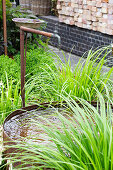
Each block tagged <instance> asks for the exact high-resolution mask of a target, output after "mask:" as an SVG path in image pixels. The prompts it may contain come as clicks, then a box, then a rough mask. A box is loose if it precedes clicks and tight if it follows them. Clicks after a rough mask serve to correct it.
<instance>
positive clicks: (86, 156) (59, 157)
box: [10, 91, 113, 170]
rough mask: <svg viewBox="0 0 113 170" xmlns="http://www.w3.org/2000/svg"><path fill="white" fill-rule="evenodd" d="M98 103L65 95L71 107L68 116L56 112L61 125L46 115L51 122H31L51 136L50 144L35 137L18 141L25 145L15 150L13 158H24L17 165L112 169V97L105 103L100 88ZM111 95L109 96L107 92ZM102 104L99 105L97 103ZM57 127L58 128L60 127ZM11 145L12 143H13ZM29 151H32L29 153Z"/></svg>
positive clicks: (63, 168)
mask: <svg viewBox="0 0 113 170" xmlns="http://www.w3.org/2000/svg"><path fill="white" fill-rule="evenodd" d="M97 96H98V103H99V105H98V104H97V107H94V106H92V105H91V104H89V103H88V102H87V101H85V100H84V99H79V98H78V100H79V102H80V103H81V105H82V107H81V106H80V105H79V104H78V103H76V102H75V100H73V99H72V98H67V97H65V96H62V97H63V100H65V101H66V102H67V104H68V107H69V108H70V112H69V113H68V117H69V119H67V118H66V117H65V116H63V115H62V114H60V113H59V112H57V115H58V118H59V120H60V122H61V123H60V124H59V126H55V124H54V123H52V122H50V121H48V120H47V119H44V118H43V117H42V116H39V118H42V119H44V122H46V123H47V124H48V125H45V124H37V122H36V121H33V122H32V123H33V124H35V125H36V126H37V127H39V128H40V127H41V128H42V129H43V130H44V131H45V133H46V135H47V136H48V137H49V144H47V145H42V144H41V143H40V144H38V143H36V138H38V136H37V137H36V138H35V142H34V141H29V142H28V143H26V142H23V143H20V144H19V143H18V144H17V145H16V146H15V147H16V148H17V150H18V149H23V152H22V154H21V155H20V154H19V155H18V154H15V156H14V157H12V158H10V159H11V161H12V162H13V163H14V162H18V160H17V158H18V157H19V158H20V160H19V161H21V162H22V165H21V166H20V167H16V168H18V169H21V168H22V169H27V168H28V167H24V165H27V164H29V165H31V167H29V168H31V169H43V168H50V169H57V170H68V169H69V170H75V169H77V170H79V169H82V170H84V169H86V170H87V169H88V170H103V169H104V170H112V169H113V131H112V119H113V110H112V108H111V106H113V103H112V101H110V102H109V100H108V102H107V104H106V103H105V100H104V98H103V96H102V94H101V93H100V92H99V91H97ZM108 99H109V96H108ZM98 106H99V107H98ZM57 127H58V128H57ZM10 147H12V146H10ZM28 153H29V154H28Z"/></svg>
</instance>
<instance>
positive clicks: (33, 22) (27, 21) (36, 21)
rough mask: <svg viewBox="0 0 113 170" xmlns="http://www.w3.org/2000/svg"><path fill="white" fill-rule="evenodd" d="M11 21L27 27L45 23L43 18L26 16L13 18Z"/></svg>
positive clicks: (18, 25) (37, 26)
mask: <svg viewBox="0 0 113 170" xmlns="http://www.w3.org/2000/svg"><path fill="white" fill-rule="evenodd" d="M12 21H13V22H15V24H16V26H17V27H21V26H23V27H27V28H34V29H36V28H39V27H40V26H41V25H42V24H44V23H45V21H43V20H39V19H28V18H13V19H12Z"/></svg>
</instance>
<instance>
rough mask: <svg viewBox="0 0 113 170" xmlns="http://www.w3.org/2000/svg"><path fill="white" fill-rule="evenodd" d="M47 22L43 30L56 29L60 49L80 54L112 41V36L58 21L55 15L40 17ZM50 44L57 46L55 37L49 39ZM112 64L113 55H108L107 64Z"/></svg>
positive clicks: (52, 30)
mask: <svg viewBox="0 0 113 170" xmlns="http://www.w3.org/2000/svg"><path fill="white" fill-rule="evenodd" d="M40 18H41V19H43V20H45V21H46V22H47V27H46V29H45V31H48V32H54V30H55V29H56V30H57V31H58V34H59V35H60V37H61V49H63V50H66V51H68V52H72V53H73V54H76V55H78V56H82V55H83V54H84V53H85V52H86V51H88V50H90V49H91V48H97V47H99V46H105V45H110V44H112V43H113V36H110V35H107V34H103V33H101V32H98V31H93V30H88V29H83V28H79V27H77V26H73V25H67V24H65V23H60V22H59V20H58V18H57V17H53V16H44V17H40ZM51 44H52V45H53V46H56V47H58V41H57V39H55V38H53V39H51ZM110 65H111V66H113V57H110V62H109V66H110Z"/></svg>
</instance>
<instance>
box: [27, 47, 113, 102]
mask: <svg viewBox="0 0 113 170" xmlns="http://www.w3.org/2000/svg"><path fill="white" fill-rule="evenodd" d="M110 52H111V49H110V48H109V47H103V48H101V49H98V50H97V51H95V52H92V51H91V50H90V51H89V53H88V56H87V58H86V61H85V62H84V63H81V61H79V62H78V64H77V65H75V67H74V70H72V68H71V63H70V60H68V61H66V63H63V62H62V61H61V60H60V59H59V61H58V62H57V63H55V62H54V67H53V64H52V65H48V64H45V67H43V68H42V70H43V72H41V73H40V74H37V75H35V76H34V77H32V78H31V80H29V81H28V83H27V85H26V87H29V86H30V87H31V88H30V89H29V94H30V97H32V96H33V98H34V97H35V98H37V99H39V101H41V102H42V101H58V100H59V101H60V100H61V99H60V97H58V95H56V94H63V95H66V94H67V95H68V96H71V97H72V98H73V99H74V98H75V97H79V98H83V99H85V100H87V101H96V100H97V99H96V98H97V96H96V90H98V91H99V92H101V93H102V94H103V95H104V97H105V95H106V94H105V86H104V85H106V86H107V87H109V91H111V98H112V94H113V91H112V89H113V88H112V87H113V83H112V81H110V80H109V78H110V76H111V75H112V72H113V67H112V68H110V69H109V71H108V72H106V73H104V72H103V66H104V64H105V62H106V59H105V58H106V56H107V55H108V54H109V53H110ZM102 53H104V56H103V57H102V59H101V60H100V61H99V62H98V63H97V61H98V59H99V57H100V56H101V54H102ZM65 92H66V93H65Z"/></svg>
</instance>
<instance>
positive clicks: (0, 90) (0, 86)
mask: <svg viewBox="0 0 113 170" xmlns="http://www.w3.org/2000/svg"><path fill="white" fill-rule="evenodd" d="M6 81H7V84H4V83H3V82H2V81H1V83H0V124H2V123H3V121H4V119H5V118H6V117H7V116H8V114H9V113H11V112H12V111H14V110H16V109H18V108H20V107H21V95H20V82H18V83H17V84H15V80H13V79H11V80H8V77H7V74H6Z"/></svg>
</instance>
